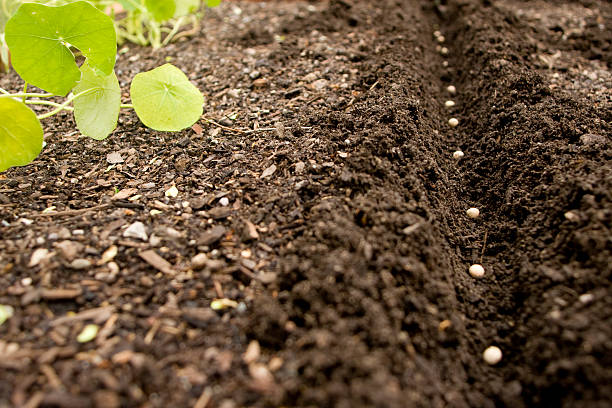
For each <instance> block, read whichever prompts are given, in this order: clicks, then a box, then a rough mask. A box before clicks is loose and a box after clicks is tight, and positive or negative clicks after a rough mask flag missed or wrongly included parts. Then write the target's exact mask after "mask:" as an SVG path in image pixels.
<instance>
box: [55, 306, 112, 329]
mask: <svg viewBox="0 0 612 408" xmlns="http://www.w3.org/2000/svg"><path fill="white" fill-rule="evenodd" d="M114 311H115V307H114V306H104V307H97V308H95V309H89V310H85V311H83V312H80V313H77V314H75V315H73V316H62V317H58V318H57V319H55V320H53V321H51V323H49V325H50V326H51V327H55V326H59V325H62V324H66V323H73V322H78V321H83V320H93V321H94V322H96V323H102V322H105V321H106V320H108V318H109V317H110V316H111V315H112V314H113V312H114Z"/></svg>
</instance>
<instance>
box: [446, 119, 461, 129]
mask: <svg viewBox="0 0 612 408" xmlns="http://www.w3.org/2000/svg"><path fill="white" fill-rule="evenodd" d="M448 124H449V126H450V127H456V126H457V125H458V124H459V120H457V119H456V118H450V119H449V120H448Z"/></svg>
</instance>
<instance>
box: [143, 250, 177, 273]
mask: <svg viewBox="0 0 612 408" xmlns="http://www.w3.org/2000/svg"><path fill="white" fill-rule="evenodd" d="M138 255H139V256H140V257H141V258H142V259H143V260H144V261H145V262H146V263H148V264H149V265H151V266H152V267H154V268H155V269H157V270H158V271H161V272H163V273H166V274H168V275H176V271H175V270H174V267H173V266H172V264H171V263H170V262H168V261H166V260H165V259H164V258H162V257H161V256H159V255H158V254H157V252H155V251H153V250H152V249H150V250H148V251H142V252H139V253H138Z"/></svg>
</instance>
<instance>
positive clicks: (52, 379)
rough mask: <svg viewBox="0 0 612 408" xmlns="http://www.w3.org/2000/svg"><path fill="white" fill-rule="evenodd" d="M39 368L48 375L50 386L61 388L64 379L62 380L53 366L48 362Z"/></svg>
mask: <svg viewBox="0 0 612 408" xmlns="http://www.w3.org/2000/svg"><path fill="white" fill-rule="evenodd" d="M39 369H40V372H41V373H43V374H44V375H45V377H47V381H48V382H49V386H51V388H59V387H61V386H62V380H60V378H59V377H58V376H57V373H56V372H55V370H54V369H53V367H51V366H50V365H48V364H41V365H40V367H39Z"/></svg>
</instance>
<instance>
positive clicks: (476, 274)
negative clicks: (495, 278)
mask: <svg viewBox="0 0 612 408" xmlns="http://www.w3.org/2000/svg"><path fill="white" fill-rule="evenodd" d="M468 271H469V272H470V275H472V277H473V278H482V277H483V276H484V274H485V270H484V268H483V267H482V265H479V264H474V265H472V266H470V269H469V270H468Z"/></svg>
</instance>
